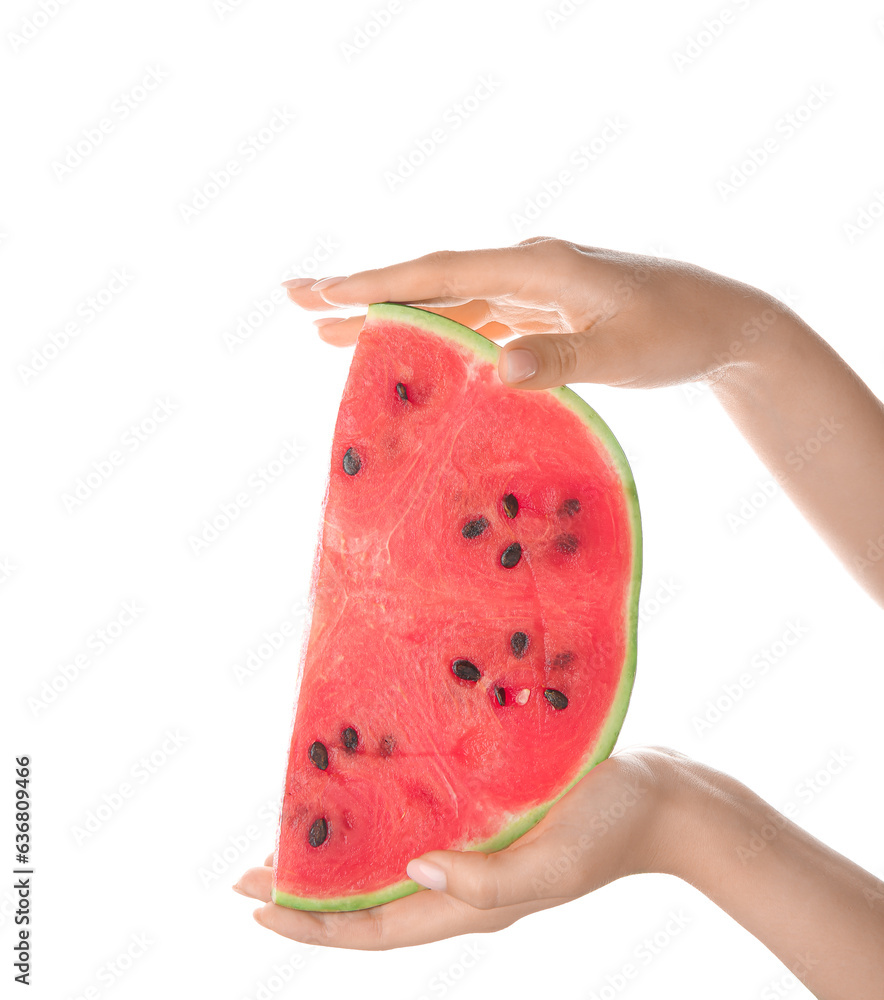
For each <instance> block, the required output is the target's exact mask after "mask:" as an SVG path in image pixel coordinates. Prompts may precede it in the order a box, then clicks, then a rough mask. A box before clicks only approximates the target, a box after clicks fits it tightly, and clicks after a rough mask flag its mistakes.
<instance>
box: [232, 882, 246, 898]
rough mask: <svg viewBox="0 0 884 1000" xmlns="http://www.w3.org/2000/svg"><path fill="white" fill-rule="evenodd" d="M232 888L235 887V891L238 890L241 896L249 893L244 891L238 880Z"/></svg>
mask: <svg viewBox="0 0 884 1000" xmlns="http://www.w3.org/2000/svg"><path fill="white" fill-rule="evenodd" d="M230 888H231V889H233V891H234V892H238V893H239V894H240V895H241V896H247V895H248V893H246V892H243V891H242V889H241V888H240V884H239V882H237V883H236V885H232V886H231V887H230Z"/></svg>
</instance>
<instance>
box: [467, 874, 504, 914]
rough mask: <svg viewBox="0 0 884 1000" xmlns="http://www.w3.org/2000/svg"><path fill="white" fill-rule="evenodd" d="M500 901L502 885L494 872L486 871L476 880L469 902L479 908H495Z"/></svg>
mask: <svg viewBox="0 0 884 1000" xmlns="http://www.w3.org/2000/svg"><path fill="white" fill-rule="evenodd" d="M499 902H500V887H499V886H498V883H497V879H496V878H495V876H494V874H493V873H492V872H485V873H484V874H483V875H482V877H481V878H479V879H478V880H477V881H476V884H475V885H474V886H473V890H472V892H471V894H470V899H469V903H470V905H471V906H475V908H476V909H477V910H493V909H494V908H495V907H496V906H498V905H499Z"/></svg>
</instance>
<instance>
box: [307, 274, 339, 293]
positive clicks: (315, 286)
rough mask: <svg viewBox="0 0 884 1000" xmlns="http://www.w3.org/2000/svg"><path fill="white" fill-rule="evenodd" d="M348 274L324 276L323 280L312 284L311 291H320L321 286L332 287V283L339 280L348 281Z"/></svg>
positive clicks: (334, 283)
mask: <svg viewBox="0 0 884 1000" xmlns="http://www.w3.org/2000/svg"><path fill="white" fill-rule="evenodd" d="M347 277H348V275H346V274H339V275H338V276H337V277H335V278H323V279H322V280H321V281H317V282H315V283H314V284H313V285H311V286H310V291H311V292H318V291H319V289H320V288H331V286H332V285H336V284H337V283H338V282H339V281H346V280H347Z"/></svg>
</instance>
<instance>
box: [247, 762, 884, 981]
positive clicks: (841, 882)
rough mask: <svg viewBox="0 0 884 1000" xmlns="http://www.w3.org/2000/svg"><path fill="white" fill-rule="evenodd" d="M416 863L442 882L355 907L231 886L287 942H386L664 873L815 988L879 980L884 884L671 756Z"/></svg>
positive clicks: (750, 797) (745, 794)
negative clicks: (523, 825) (256, 904)
mask: <svg viewBox="0 0 884 1000" xmlns="http://www.w3.org/2000/svg"><path fill="white" fill-rule="evenodd" d="M761 830H764V831H765V832H764V834H763V835H762V834H760V833H759V831H761ZM770 831H774V832H773V833H770ZM419 860H420V861H422V862H428V863H429V864H430V865H432V866H434V867H435V868H436V869H437V873H435V874H436V877H438V872H441V873H442V875H441V877H442V879H443V880H444V882H445V886H446V888H445V890H444V891H442V890H437V891H426V892H419V893H416V894H414V895H411V896H406V897H405V898H403V899H397V900H394V901H393V902H390V903H385V904H383V905H381V906H376V907H372V908H371V909H366V910H358V911H355V912H349V913H314V912H308V911H302V910H293V909H289V908H288V907H283V906H277V905H276V904H274V903H271V902H270V892H271V878H272V870H271V868H270V867H263V868H252V869H250V870H249V871H247V872H246V873H245V874H244V875H243V877H242V878H241V880H240V882H239V884H238V885H237V886H235V888H236V889H237V891H238V892H241V893H242V894H243V895H246V896H250V897H252V898H254V899H258V900H261V901H263V902H264V903H265V904H266V905H265V906H263V907H262V908H260V909H258V910H256V911H255V919H256V920H257V921H258V923H260V924H261V925H262V926H264V927H267V928H269V929H270V930H273V931H275V932H276V933H278V934H281V935H283V936H284V937H287V938H292V939H293V940H296V941H302V942H305V943H308V944H321V945H326V946H330V947H338V948H357V949H365V950H385V949H389V948H399V947H405V946H409V945H417V944H424V943H427V942H430V941H437V940H440V939H442V938H447V937H452V936H454V935H457V934H470V933H477V932H486V931H495V930H500V929H501V928H504V927H508V926H509V925H510V924H512V923H514V922H515V921H516V920H518V919H520V918H521V917H524V916H527V915H528V914H530V913H534V912H536V911H538V910H543V909H547V908H549V907H551V906H557V905H559V904H560V903H566V902H568V901H570V900H572V899H575V898H577V897H579V896H582V895H585V894H586V893H589V892H592V891H593V890H594V889H597V888H600V887H601V886H603V885H606V884H608V883H609V882H613V881H614V880H616V879H618V878H622V877H624V876H626V875H632V874H637V873H641V872H658V873H665V874H671V875H676V876H678V877H680V878H683V879H684V880H686V881H687V882H690V883H691V884H693V885H694V886H696V887H697V888H698V889H699V890H700V891H701V892H703V893H704V894H705V895H707V896H708V897H709V898H710V899H712V900H713V901H714V902H715V903H717V904H718V905H719V906H720V907H721V908H722V909H724V910H725V911H726V912H727V913H729V914H730V915H731V916H732V917H734V919H736V920H737V921H739V922H740V923H741V924H742V925H743V926H744V927H745V928H746V929H747V930H748V931H750V932H751V933H752V934H754V935H755V936H756V937H758V938H759V939H760V940H761V941H763V942H764V943H765V944H766V945H767V947H768V948H770V950H771V951H772V952H773V953H774V954H776V955H777V956H778V957H779V958H780V959H781V960H782V961H783V963H784V964H785V965H786V966H787V967H788V968H790V969H792V970H793V971H794V973H795V975H796V976H798V978H800V979H801V980H802V981H803V982H804V984H805V985H806V986H807V988H808V989H810V990H811V991H812V992H813V993H814V994H815V995H817V996H820V997H823V996H824V997H827V998H832V1000H841V998H844V1000H847V998H850V1000H862V998H869V1000H871V998H873V997H875V996H878V993H877V992H876V990H878V988H879V986H880V983H881V982H884V949H882V948H881V942H882V941H884V883H882V882H881V881H880V880H879V879H876V878H875V877H874V876H873V875H871V874H870V873H868V872H866V871H864V870H863V869H862V868H859V867H858V866H857V865H855V864H853V863H852V862H850V861H848V860H847V859H846V858H844V857H842V856H841V855H840V854H837V853H836V852H835V851H833V850H831V849H830V848H828V847H826V846H825V845H824V844H822V843H820V842H819V841H818V840H815V839H814V838H813V837H811V836H810V835H809V834H807V833H805V832H804V831H803V830H801V829H800V828H799V827H797V826H796V825H795V824H794V823H792V822H791V821H790V820H788V819H787V818H786V817H785V816H783V815H781V814H780V813H778V812H776V810H774V809H773V808H772V807H771V806H769V805H768V804H767V803H766V802H764V801H763V800H762V799H760V798H759V797H758V796H757V795H755V794H754V793H753V792H751V791H750V790H749V789H748V788H746V787H745V786H744V785H742V784H740V783H739V782H738V781H736V780H734V779H733V778H730V777H728V776H727V775H724V774H722V773H720V772H718V771H715V770H713V769H712V768H710V767H707V766H705V765H703V764H699V763H697V762H695V761H692V760H689V759H688V758H687V757H684V756H682V755H681V754H677V753H675V752H674V751H670V750H663V749H659V748H640V749H631V750H627V751H622V752H620V753H617V754H615V755H614V756H612V757H610V758H608V760H606V761H604V762H602V763H601V764H598V765H597V766H596V767H595V768H594V769H593V770H592V771H590V773H589V774H587V775H586V776H585V777H584V778H582V779H581V780H580V781H579V782H578V783H577V784H576V785H575V786H574V788H572V789H571V791H569V792H568V793H567V794H566V795H565V796H564V797H563V798H561V799H560V800H559V801H558V802H557V803H556V804H555V805H554V806H553V807H552V809H551V810H550V811H549V812H548V813H547V815H546V817H545V818H544V819H543V820H541V821H540V823H538V824H537V826H535V827H534V828H533V829H531V830H530V831H529V832H528V833H526V834H525V835H524V836H523V837H521V838H520V839H519V840H517V841H516V842H515V843H513V844H512V845H511V846H510V847H508V848H506V849H504V850H502V851H498V852H497V853H495V854H487V855H486V854H482V853H480V852H464V853H459V852H456V851H433V852H430V853H429V854H427V855H426V856H425V857H424V858H422V859H419ZM267 863H268V865H269V864H271V863H272V856H271V858H268V859H267ZM418 869H419V866H415V865H414V864H410V865H409V867H408V871H409V875H410V876H411V877H412V878H416V879H419V878H420V873H419V870H418ZM428 881H434V884H436V885H440V884H441V883H440V882H438V881H435V880H434V879H428ZM796 914H800V916H801V918H800V920H799V919H796Z"/></svg>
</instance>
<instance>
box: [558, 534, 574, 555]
mask: <svg viewBox="0 0 884 1000" xmlns="http://www.w3.org/2000/svg"><path fill="white" fill-rule="evenodd" d="M579 544H580V542H579V541H578V539H577V536H576V535H559V536H558V538H556V548H557V549H558V550H559V552H564V553H565V555H569V556H570V555H572V554H573V553H575V552H576V551H577V546H578V545H579Z"/></svg>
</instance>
